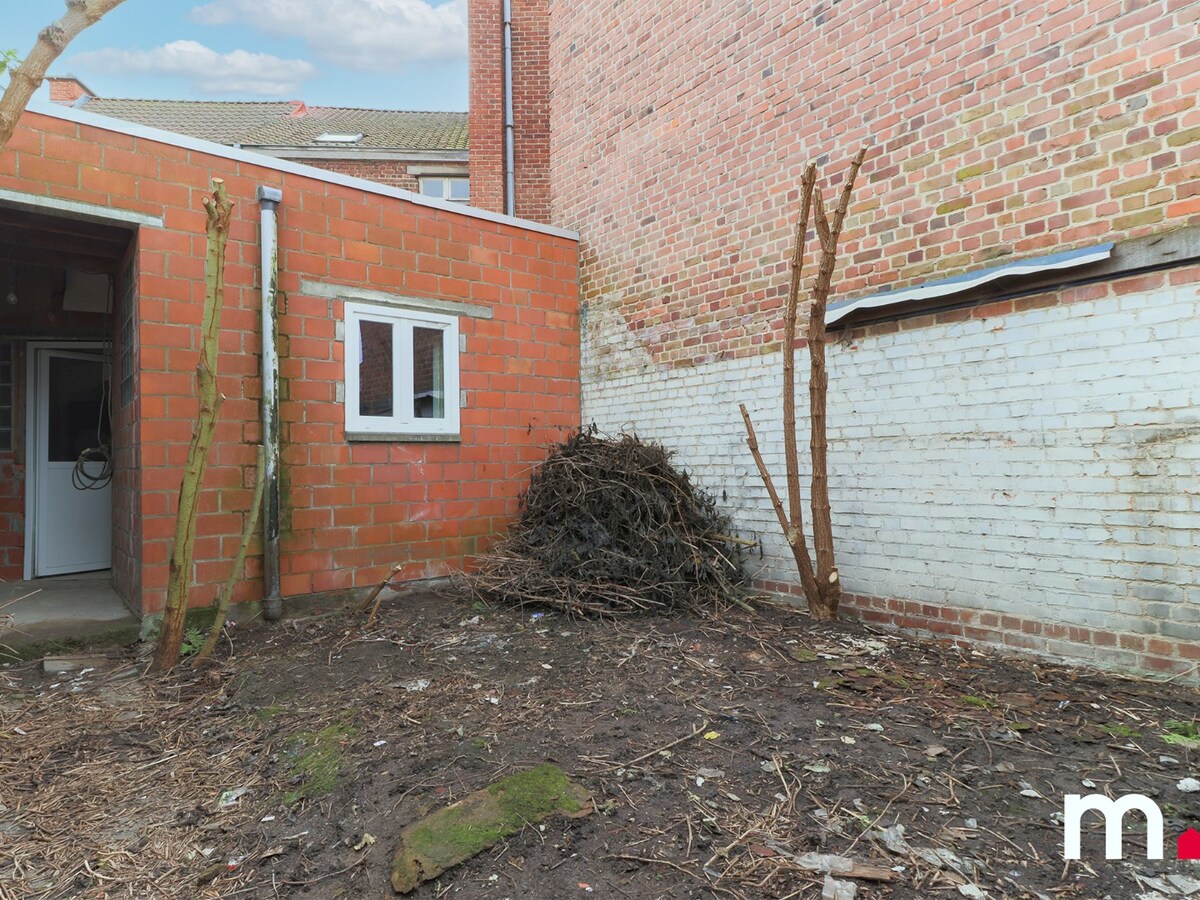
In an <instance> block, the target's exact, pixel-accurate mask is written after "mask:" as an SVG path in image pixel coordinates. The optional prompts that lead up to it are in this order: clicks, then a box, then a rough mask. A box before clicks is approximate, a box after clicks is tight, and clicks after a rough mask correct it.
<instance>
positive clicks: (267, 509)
mask: <svg viewBox="0 0 1200 900" xmlns="http://www.w3.org/2000/svg"><path fill="white" fill-rule="evenodd" d="M282 201H283V192H282V191H281V190H279V189H278V188H273V187H266V186H265V185H260V186H259V188H258V204H259V214H260V218H261V226H262V237H261V240H260V244H261V248H262V440H263V464H264V465H265V466H266V474H265V478H264V482H263V509H262V522H263V525H262V527H263V618H264V619H266V620H267V621H268V622H276V621H278V620H279V618H280V616H282V615H283V598H282V595H281V594H280V590H279V353H278V351H277V350H276V347H275V308H276V290H277V279H278V274H279V250H278V222H277V219H276V210H277V209H278V208H279V204H280V203H281V202H282Z"/></svg>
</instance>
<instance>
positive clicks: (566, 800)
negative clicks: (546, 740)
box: [392, 764, 593, 894]
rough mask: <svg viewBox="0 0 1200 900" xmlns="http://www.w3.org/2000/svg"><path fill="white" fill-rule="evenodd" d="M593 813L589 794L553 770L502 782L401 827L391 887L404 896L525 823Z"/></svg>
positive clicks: (533, 771) (539, 769)
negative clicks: (558, 816)
mask: <svg viewBox="0 0 1200 900" xmlns="http://www.w3.org/2000/svg"><path fill="white" fill-rule="evenodd" d="M592 810H593V806H592V803H591V795H590V794H589V793H588V792H587V790H585V789H584V788H582V787H580V786H579V785H577V784H574V783H573V782H571V781H570V780H569V779H568V778H567V776H566V775H564V774H563V772H562V770H561V769H559V768H558V767H557V766H552V765H549V764H546V765H541V766H538V767H537V768H535V769H530V770H528V771H526V772H519V773H518V774H516V775H509V776H508V777H507V778H501V779H500V780H499V781H497V782H496V783H495V784H492V785H490V786H489V787H486V788H484V789H483V790H482V791H476V792H475V793H473V794H468V795H467V796H466V797H464V798H463V799H462V800H459V801H458V802H457V803H455V804H453V805H451V806H447V807H446V808H445V809H441V810H438V811H437V812H435V813H432V814H431V815H428V816H426V817H425V818H424V819H421V820H420V821H419V822H414V823H413V824H412V825H409V826H408V827H407V828H405V829H404V831H402V832H401V833H400V845H399V846H398V847H397V848H396V855H395V856H394V857H393V858H392V887H393V888H395V889H396V893H398V894H407V893H408V892H409V891H411V890H413V889H414V888H415V887H416V886H417V885H419V884H420V883H421V882H423V881H428V880H429V879H430V878H435V877H437V876H438V875H440V874H441V873H442V872H444V871H446V870H447V869H449V868H450V867H451V866H456V865H458V864H459V863H461V862H465V861H466V860H468V859H470V858H471V857H473V856H475V855H476V854H477V853H480V852H482V851H483V850H486V849H487V848H488V847H491V846H493V845H495V844H496V843H498V842H499V841H502V840H504V838H506V837H509V836H510V835H514V834H516V833H517V832H518V831H520V830H521V829H522V828H524V827H525V826H526V825H533V824H536V823H537V822H540V821H542V820H543V819H545V818H548V817H549V816H552V815H556V814H558V815H565V816H569V817H571V818H579V817H580V816H586V815H587V814H588V813H590V812H592Z"/></svg>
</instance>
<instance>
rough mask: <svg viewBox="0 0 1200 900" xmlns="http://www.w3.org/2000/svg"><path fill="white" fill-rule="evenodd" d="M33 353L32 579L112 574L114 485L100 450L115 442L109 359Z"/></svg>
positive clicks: (58, 352) (75, 353)
mask: <svg viewBox="0 0 1200 900" xmlns="http://www.w3.org/2000/svg"><path fill="white" fill-rule="evenodd" d="M34 353H35V354H36V356H35V359H34V384H33V391H32V392H31V398H32V400H33V409H32V410H31V411H30V415H29V420H30V422H31V423H32V424H33V426H34V429H35V431H34V435H33V449H34V454H33V457H32V464H33V467H34V469H35V471H34V472H33V493H34V509H33V535H32V537H33V547H32V550H33V565H32V575H33V577H35V578H37V577H40V576H42V575H63V574H66V573H68V572H91V571H95V570H97V569H107V568H110V567H111V566H112V486H111V484H110V483H109V480H108V478H107V477H106V473H107V472H108V471H109V469H108V466H107V464H106V462H105V461H104V459H105V457H104V455H103V454H101V453H96V452H95V451H96V450H97V449H98V448H102V447H103V448H105V449H106V450H107V448H108V447H109V445H110V444H111V437H110V432H111V426H110V424H109V416H108V393H107V390H106V381H105V374H106V373H105V363H104V359H103V357H102V356H100V355H99V353H98V352H97V353H95V354H92V353H86V352H81V351H76V350H57V349H48V348H37V349H35V350H34ZM89 450H91V451H93V452H92V453H90V454H87V455H84V454H85V451H89ZM81 455H83V459H82V460H81Z"/></svg>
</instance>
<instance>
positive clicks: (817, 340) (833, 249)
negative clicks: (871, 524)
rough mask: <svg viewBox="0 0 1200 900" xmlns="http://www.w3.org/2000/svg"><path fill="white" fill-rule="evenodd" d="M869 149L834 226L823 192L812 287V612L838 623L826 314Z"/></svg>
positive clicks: (857, 161)
mask: <svg viewBox="0 0 1200 900" xmlns="http://www.w3.org/2000/svg"><path fill="white" fill-rule="evenodd" d="M866 152H867V151H866V148H865V147H864V148H863V149H861V150H859V151H858V153H857V154H856V155H855V157H854V159H853V160H852V161H851V163H850V171H849V173H848V174H847V175H846V181H845V183H844V184H843V185H842V195H841V199H840V200H839V201H838V207H837V209H836V210H835V211H834V214H833V222H832V223H830V222H829V220H828V219H827V218H826V216H825V204H824V202H823V200H822V199H821V195H820V194H819V193H818V194H817V196H816V198H815V200H816V203H815V218H816V230H817V236H818V238H819V240H820V242H821V264H820V267H819V268H818V270H817V278H816V281H815V282H814V283H813V287H812V295H811V296H812V302H811V303H810V304H809V307H808V358H809V361H810V374H809V379H808V398H809V409H810V417H811V418H810V426H811V427H810V429H809V451H810V453H811V454H812V522H813V550H814V551H815V553H816V556H817V572H816V580H817V598H816V602H815V603H814V602H813V601H812V600H811V599H810V600H809V604H808V605H809V610H810V611H811V612H812V616H813V618H815V619H836V618H837V613H838V604H839V601H840V600H841V596H842V583H841V576H840V575H839V574H838V570H837V564H836V563H835V561H834V555H833V519H832V513H831V511H830V506H829V438H828V426H827V421H826V414H827V409H828V396H829V372H828V371H827V370H826V368H825V309H826V307H827V306H828V303H829V287H830V284H831V283H832V281H833V270H834V267H835V266H836V265H837V244H838V238H839V237H841V233H842V225H843V224H844V223H845V221H846V212H847V210H848V209H849V208H850V196H851V194H852V193H853V191H854V180H855V178H857V177H858V170H859V169H860V168H861V167H862V164H863V159H864V158H865V157H866Z"/></svg>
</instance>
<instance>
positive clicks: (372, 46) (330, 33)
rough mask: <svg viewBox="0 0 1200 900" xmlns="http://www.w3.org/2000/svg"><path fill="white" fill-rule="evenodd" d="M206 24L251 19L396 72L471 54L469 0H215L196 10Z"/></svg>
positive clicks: (324, 51) (346, 62)
mask: <svg viewBox="0 0 1200 900" xmlns="http://www.w3.org/2000/svg"><path fill="white" fill-rule="evenodd" d="M191 18H192V20H193V21H195V22H198V23H201V24H204V25H229V24H233V23H235V22H245V23H247V24H249V25H250V26H252V27H254V28H257V29H259V30H261V31H263V32H265V33H266V34H269V35H272V36H274V37H280V38H299V39H301V40H303V41H304V42H305V43H306V44H307V45H308V47H309V48H310V49H311V50H312V51H313V52H314V53H316V54H318V55H319V56H321V57H323V58H325V59H327V60H329V61H330V62H333V63H336V64H337V65H340V66H346V67H347V68H351V69H359V70H362V71H376V72H392V71H397V70H399V69H402V68H403V67H404V66H405V64H407V63H409V62H413V61H418V60H438V59H465V58H466V56H467V0H450V2H449V3H443V4H441V5H440V6H434V5H433V4H432V3H430V2H428V0H212V2H210V3H206V4H204V5H203V6H197V7H195V8H194V9H193V10H192V12H191Z"/></svg>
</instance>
